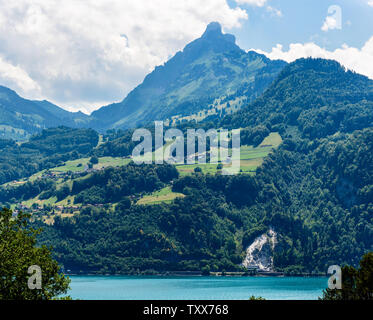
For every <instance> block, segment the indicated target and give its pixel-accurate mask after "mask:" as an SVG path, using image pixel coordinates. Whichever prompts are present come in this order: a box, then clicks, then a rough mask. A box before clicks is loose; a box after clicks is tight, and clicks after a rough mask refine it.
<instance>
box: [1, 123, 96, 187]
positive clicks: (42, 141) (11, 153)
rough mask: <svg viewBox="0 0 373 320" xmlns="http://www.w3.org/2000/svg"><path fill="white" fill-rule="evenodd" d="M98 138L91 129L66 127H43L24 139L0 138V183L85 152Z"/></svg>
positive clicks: (86, 154)
mask: <svg viewBox="0 0 373 320" xmlns="http://www.w3.org/2000/svg"><path fill="white" fill-rule="evenodd" d="M98 140H99V136H98V133H97V132H96V131H94V130H92V129H70V128H67V127H58V128H52V129H46V130H43V131H42V132H41V133H40V134H37V135H34V136H32V137H31V138H30V139H29V140H28V141H27V142H24V143H16V142H15V141H13V140H4V139H0V184H3V183H5V182H9V181H12V180H16V179H20V178H24V177H29V176H31V175H32V174H34V173H36V172H38V171H41V170H43V169H49V168H53V167H56V166H58V165H60V164H62V163H63V162H65V161H68V160H74V159H78V158H82V157H84V156H88V154H90V152H91V151H92V150H93V148H95V147H96V146H97V144H98Z"/></svg>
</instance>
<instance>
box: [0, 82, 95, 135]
mask: <svg viewBox="0 0 373 320" xmlns="http://www.w3.org/2000/svg"><path fill="white" fill-rule="evenodd" d="M88 118H89V117H88V116H87V115H85V114H83V113H81V112H75V113H73V112H68V111H66V110H64V109H62V108H60V107H58V106H56V105H54V104H52V103H50V102H48V101H33V100H27V99H24V98H22V97H20V96H19V95H18V94H17V93H16V92H14V91H13V90H10V89H8V88H6V87H3V86H0V139H1V138H3V139H4V138H6V139H9V138H11V139H17V140H26V139H27V138H29V137H30V136H31V135H32V134H35V133H38V132H40V131H41V130H42V129H45V128H52V127H57V126H61V125H65V126H68V127H81V126H84V123H86V122H87V120H88Z"/></svg>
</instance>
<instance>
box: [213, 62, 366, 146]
mask: <svg viewBox="0 0 373 320" xmlns="http://www.w3.org/2000/svg"><path fill="white" fill-rule="evenodd" d="M372 124H373V80H371V79H369V78H367V77H365V76H363V75H360V74H357V73H355V72H352V71H350V70H346V69H345V68H344V67H342V66H341V65H340V64H339V63H338V62H336V61H333V60H325V59H312V58H308V59H299V60H297V61H295V62H293V63H291V64H289V65H288V66H286V67H285V68H284V69H283V71H282V72H281V73H280V75H279V76H278V78H277V79H276V80H275V81H274V82H273V83H272V85H271V86H270V87H269V88H268V90H266V92H265V93H264V94H263V95H262V96H261V97H260V98H258V99H257V100H256V101H254V102H253V103H251V104H249V105H247V106H246V107H244V108H242V109H241V110H240V111H238V112H237V113H235V114H233V115H227V116H226V117H225V118H224V119H223V120H222V123H221V124H220V125H222V126H224V125H225V126H229V127H237V128H246V127H250V128H254V127H255V126H264V127H266V128H268V129H269V130H270V131H278V132H281V133H282V134H285V133H287V134H290V135H292V136H294V137H295V136H299V135H300V136H301V137H302V138H307V139H311V140H312V139H317V138H323V137H327V136H330V135H332V134H334V133H336V132H339V131H341V132H352V131H354V130H361V129H364V128H367V127H372Z"/></svg>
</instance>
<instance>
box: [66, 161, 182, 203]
mask: <svg viewBox="0 0 373 320" xmlns="http://www.w3.org/2000/svg"><path fill="white" fill-rule="evenodd" d="M178 176H179V174H178V172H177V170H176V168H175V167H174V166H171V165H160V166H156V165H141V166H138V165H136V164H133V163H132V164H129V165H127V166H124V167H119V168H112V167H109V168H106V169H104V170H102V171H99V172H95V173H93V174H92V175H90V176H88V177H86V178H85V179H80V180H74V182H73V185H72V190H71V193H70V190H69V193H70V194H71V195H76V197H75V203H83V204H104V203H116V202H118V201H120V200H121V199H122V198H123V197H124V196H130V195H135V194H138V193H140V192H153V191H154V190H159V189H162V188H163V187H164V184H165V183H168V182H170V181H171V180H173V179H175V178H177V177H178ZM66 196H67V194H64V197H66Z"/></svg>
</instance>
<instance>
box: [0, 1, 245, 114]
mask: <svg viewBox="0 0 373 320" xmlns="http://www.w3.org/2000/svg"><path fill="white" fill-rule="evenodd" d="M245 19H247V13H246V11H245V10H243V9H241V8H234V9H232V8H230V7H229V6H228V4H227V2H226V0H205V1H203V2H201V1H200V0H178V1H174V0H158V1H149V0H136V1H133V0H85V1H75V0H65V1H63V2H61V1H58V0H48V1H45V0H17V1H8V0H0V43H1V46H0V56H2V57H3V60H0V84H3V85H8V86H10V87H12V86H14V87H12V88H13V89H16V90H18V92H19V93H20V94H21V95H25V96H26V97H29V98H35V96H39V94H42V95H43V97H44V98H47V99H49V100H51V101H53V102H56V103H58V104H60V105H62V106H65V107H66V108H69V109H74V110H76V109H78V108H81V109H82V110H90V111H91V110H93V109H95V108H96V107H97V106H99V105H100V104H101V103H103V104H105V103H110V102H112V101H115V100H122V99H123V98H124V97H125V95H126V94H127V93H128V92H129V91H130V90H131V89H132V88H134V87H135V86H136V85H138V84H139V82H141V80H142V79H143V77H144V76H145V75H146V74H147V73H148V72H149V71H151V70H152V69H153V68H154V67H155V66H156V65H160V64H162V63H164V62H165V61H166V60H168V59H169V58H170V57H171V56H172V55H173V54H175V53H176V52H177V51H178V50H181V49H182V48H183V47H184V46H185V44H186V43H188V42H190V41H191V40H193V39H195V38H197V37H199V36H200V35H201V34H202V33H203V31H204V29H205V28H206V25H207V24H208V23H209V22H211V21H219V22H220V23H221V24H222V25H223V28H224V29H230V28H233V27H239V26H240V25H241V22H242V20H245ZM5 61H6V62H5ZM33 88H35V91H34V94H33ZM38 88H39V89H40V90H39V89H38Z"/></svg>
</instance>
